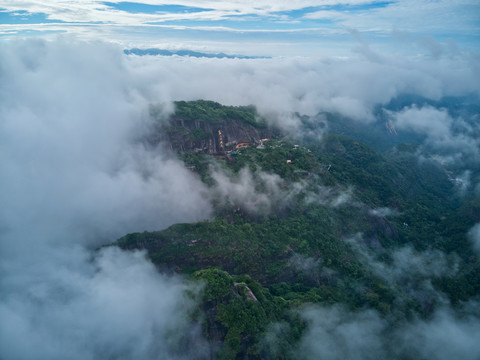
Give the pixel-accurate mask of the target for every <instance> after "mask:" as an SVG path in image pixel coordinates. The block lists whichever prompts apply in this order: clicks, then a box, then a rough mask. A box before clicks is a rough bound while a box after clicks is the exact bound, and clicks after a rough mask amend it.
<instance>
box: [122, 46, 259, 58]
mask: <svg viewBox="0 0 480 360" xmlns="http://www.w3.org/2000/svg"><path fill="white" fill-rule="evenodd" d="M123 52H124V53H125V54H127V55H138V56H144V55H155V56H173V55H177V56H190V57H196V58H217V59H267V58H268V57H261V56H243V55H229V54H225V53H204V52H198V51H192V50H166V49H157V48H150V49H138V48H133V49H125V50H124V51H123Z"/></svg>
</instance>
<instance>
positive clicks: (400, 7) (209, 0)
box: [0, 0, 480, 56]
mask: <svg viewBox="0 0 480 360" xmlns="http://www.w3.org/2000/svg"><path fill="white" fill-rule="evenodd" d="M64 33H66V34H74V35H75V36H76V37H78V38H82V39H89V40H92V39H99V38H101V39H102V40H106V41H111V42H115V43H120V44H121V45H122V46H124V47H127V48H132V47H140V48H145V47H160V48H168V49H193V50H203V51H207V52H218V51H224V52H227V53H234V54H240V55H251V56H296V55H300V56H324V55H329V56H330V55H333V56H349V55H350V54H351V50H352V49H354V48H355V47H356V46H358V45H359V44H360V45H362V44H364V43H368V44H372V46H375V47H376V49H377V50H382V51H389V52H399V53H405V54H411V55H416V54H418V53H422V52H423V51H424V50H425V49H427V50H429V51H430V52H431V53H432V54H434V55H435V53H438V52H439V51H441V49H442V48H449V49H452V48H453V49H457V48H459V49H460V50H462V51H475V52H478V50H479V49H480V45H479V43H480V41H479V40H480V3H479V2H478V1H477V0H458V1H451V0H425V1H415V0H396V1H377V0H297V1H285V0H283V1H277V0H260V1H257V0H256V1H249V0H247V1H243V0H242V1H240V0H237V1H215V0H197V1H192V0H165V1H161V0H143V1H136V0H132V1H115V0H113V1H99V0H21V1H19V0H1V1H0V38H3V39H12V38H14V39H15V38H19V37H31V36H41V37H46V38H49V37H52V36H54V35H55V34H64Z"/></svg>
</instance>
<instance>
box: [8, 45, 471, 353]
mask: <svg viewBox="0 0 480 360" xmlns="http://www.w3.org/2000/svg"><path fill="white" fill-rule="evenodd" d="M367 50H369V48H368V46H367V47H364V48H362V49H359V52H360V54H361V58H356V59H320V60H319V59H303V58H293V59H292V58H288V59H287V58H280V59H251V60H231V59H194V58H178V57H169V58H165V57H136V56H129V57H127V56H126V55H124V54H123V53H122V51H121V49H120V48H118V47H115V46H112V45H106V44H105V43H100V42H95V43H81V42H77V41H75V40H72V39H70V38H60V39H58V40H57V41H54V42H45V41H41V40H30V41H18V42H15V43H12V42H9V43H5V42H3V43H0V78H1V79H2V81H1V82H0V98H1V99H2V101H1V102H0V174H1V177H0V202H1V204H2V207H1V209H0V238H1V244H0V264H1V265H0V275H1V276H0V279H1V280H0V281H1V282H0V286H1V289H2V291H1V295H0V317H1V318H2V319H7V320H3V321H2V322H1V323H0V335H1V336H0V349H2V350H1V352H2V355H3V356H7V357H11V358H15V357H19V358H22V357H24V358H25V357H26V358H28V357H31V356H32V354H34V351H35V356H38V357H43V358H51V359H55V358H58V359H64V358H75V357H77V358H82V359H101V358H108V357H118V356H120V354H121V355H125V356H127V357H133V358H146V359H148V358H156V357H158V354H165V353H167V354H172V355H171V356H172V357H181V356H186V357H190V358H191V357H193V356H194V354H193V353H190V352H189V349H188V348H187V349H182V350H184V351H180V352H179V350H178V346H177V345H178V344H183V343H182V341H183V340H185V337H186V340H185V341H187V342H188V341H190V343H196V344H197V343H198V344H200V345H199V346H202V349H205V352H203V351H199V352H196V354H197V355H198V356H199V357H202V356H203V354H208V351H207V349H206V347H204V345H202V344H204V343H203V342H202V340H201V338H200V337H199V336H198V333H196V332H195V331H196V330H195V328H192V327H190V325H189V324H188V322H187V319H186V318H185V309H187V310H188V309H190V308H191V307H192V306H194V304H193V302H192V301H190V300H189V297H188V296H187V295H186V294H187V292H191V291H193V292H195V290H196V287H194V286H192V285H188V284H186V283H185V282H184V281H183V280H182V279H180V278H171V277H166V276H163V275H159V274H157V273H156V271H155V269H154V268H153V266H152V265H151V264H150V263H149V262H148V261H147V260H146V259H145V258H144V255H143V254H141V253H124V252H121V251H119V250H116V249H104V250H100V251H93V249H95V248H96V247H98V246H100V245H102V244H105V243H109V242H111V241H114V240H115V239H116V238H118V237H120V236H122V235H124V234H125V233H128V232H133V231H143V230H156V229H161V228H164V227H166V226H169V225H170V224H173V223H176V222H189V221H198V220H202V219H205V218H207V217H208V216H209V214H210V211H211V204H210V199H211V198H212V190H209V189H207V188H206V187H205V186H204V185H203V184H202V183H201V182H200V181H199V180H198V178H196V177H195V176H194V175H193V174H192V173H191V172H189V171H188V170H186V169H185V168H184V167H183V165H182V164H181V163H180V162H179V161H178V160H175V159H173V158H171V157H170V156H169V155H168V154H167V153H166V152H164V151H162V149H161V148H158V149H152V148H151V147H149V146H147V145H145V144H144V143H143V142H142V140H141V139H142V136H143V135H144V134H145V133H146V132H148V130H149V129H150V126H151V125H152V121H153V120H152V118H151V117H150V115H149V108H150V105H152V104H153V105H154V106H155V108H156V109H160V110H161V112H162V111H163V112H164V113H165V114H164V115H167V114H168V112H169V111H171V110H172V107H171V101H172V100H180V99H181V100H193V99H199V98H204V99H210V100H216V101H219V102H222V103H224V104H232V105H248V104H253V105H256V106H257V107H258V109H259V111H260V112H261V113H262V114H263V115H265V116H267V117H268V119H269V120H270V121H271V122H272V123H275V124H277V125H279V126H280V127H282V128H284V129H297V128H298V126H297V122H298V119H297V118H296V117H295V116H292V114H293V113H295V112H298V113H303V114H311V115H314V114H316V113H317V112H319V111H333V112H339V113H341V114H344V115H348V116H351V117H353V118H355V119H357V120H359V121H361V122H363V123H368V122H370V121H373V120H374V115H373V113H374V112H373V110H374V107H375V106H376V105H377V104H378V103H380V104H386V103H388V102H389V101H390V100H391V99H392V98H394V97H396V96H397V95H399V94H401V93H403V92H409V93H414V94H419V95H423V96H426V97H429V98H432V99H440V98H441V97H442V96H447V95H465V94H471V93H474V94H478V93H479V89H480V88H479V84H478V81H476V79H477V78H478V77H479V76H478V75H479V74H478V72H479V69H480V67H479V66H478V59H475V58H473V57H470V56H467V57H459V58H450V57H439V58H430V57H429V58H426V57H422V58H417V59H398V58H395V59H394V58H389V57H386V56H384V55H379V54H374V53H372V52H371V51H367ZM162 109H163V110H162ZM419 112H422V113H421V114H419ZM423 112H426V113H428V114H430V113H431V114H432V116H433V117H432V119H434V120H433V122H432V123H429V124H427V125H422V124H421V123H418V122H415V123H412V121H413V120H412V119H414V118H415V116H416V115H418V116H420V115H422V114H424V113H423ZM406 114H407V115H408V116H407V115H406ZM394 116H395V118H396V119H397V121H398V122H399V124H403V126H405V127H408V128H409V129H413V130H414V131H420V132H425V131H426V132H428V134H430V136H434V137H433V138H432V141H434V140H436V139H437V138H438V137H437V135H438V136H440V135H442V134H447V136H450V137H452V136H453V140H452V141H454V140H455V139H456V138H455V136H457V134H458V133H456V132H452V131H451V130H450V129H451V127H452V122H455V121H456V119H454V118H452V117H451V116H450V115H448V114H445V113H444V111H443V110H438V109H436V110H435V109H429V108H416V107H411V108H407V109H404V110H402V112H400V113H399V114H396V115H394ZM160 118H162V117H161V116H160ZM422 120H423V117H420V120H419V121H422ZM432 124H435V125H432ZM400 126H402V125H400ZM432 126H434V131H431V127H432ZM467 134H473V133H468V132H467ZM442 136H443V135H442ZM469 136H470V135H469ZM472 136H473V135H472ZM440 137H441V136H440ZM259 177H260V178H259V182H258V183H256V182H255V179H254V178H253V177H252V174H249V173H248V172H247V171H245V172H243V173H241V174H240V177H239V179H238V181H237V180H231V179H228V180H227V179H226V178H225V176H224V174H223V175H222V173H218V174H217V178H216V179H217V181H218V183H219V185H218V186H217V187H216V188H215V189H214V190H213V193H214V194H220V196H223V195H225V194H227V193H232V192H233V193H234V194H236V195H235V196H234V199H233V200H234V203H237V202H241V200H242V199H243V200H246V201H247V203H246V204H245V205H248V204H249V203H250V204H253V203H254V202H255V201H257V200H260V201H263V200H262V198H261V197H260V198H259V192H258V191H257V190H255V189H252V188H251V185H252V184H254V185H255V186H260V187H262V186H263V187H265V188H266V189H267V190H269V191H270V192H271V193H275V194H277V193H279V194H281V193H282V192H281V191H280V190H279V189H280V179H278V178H277V177H275V176H273V175H268V174H260V175H259ZM215 191H216V192H215ZM244 194H247V195H248V196H246V197H245V196H244ZM264 200H265V204H268V202H267V201H266V199H264ZM317 201H323V202H325V203H330V202H332V201H337V202H339V204H340V203H341V201H343V200H342V199H340V198H339V197H337V194H336V193H333V194H331V193H327V194H326V195H325V197H324V198H319V199H317ZM332 204H333V203H332ZM472 231H473V230H472ZM473 236H474V238H475V235H473ZM407 255H408V254H407ZM408 264H410V265H411V263H408ZM335 314H336V313H335V312H334V313H332V314H331V316H332V317H333V318H335V316H337V315H335ZM362 316H363V315H362ZM446 316H447V319H448V316H450V315H448V314H447V315H446ZM442 319H444V317H441V316H440V317H439V320H438V321H442ZM462 321H463V320H462ZM364 322H365V323H366V324H367V325H368V327H369V328H372V329H373V330H372V331H373V333H374V334H375V333H376V332H378V331H382V329H383V327H382V326H383V325H382V322H381V321H380V325H378V319H377V315H375V314H373V313H367V314H366V315H364V316H363V317H361V319H359V324H360V325H358V326H361V324H362V323H364ZM457 323H458V324H460V325H458V326H460V327H461V329H460V330H462V329H463V328H464V325H465V326H467V325H468V324H470V323H466V322H461V321H460V322H458V321H457ZM355 326H357V325H355ZM358 326H357V327H358ZM468 326H470V325H468ZM468 326H467V327H466V329H467V328H468ZM339 329H340V330H341V329H342V328H341V327H340V328H339ZM344 329H345V334H347V333H349V332H354V331H356V330H355V327H354V326H353V325H352V326H350V327H349V326H346V327H345V328H344ZM340 330H339V331H340ZM319 331H320V330H319ZM322 331H323V330H322ZM462 331H463V330H462ZM465 333H466V334H470V333H471V331H470V332H468V331H465ZM140 334H141V336H140ZM342 336H343V335H342ZM432 336H433V335H432ZM25 339H30V341H29V342H28V343H26V341H25ZM154 339H155V340H154ZM182 339H183V340H182ZM467 340H468V338H467ZM369 344H370V342H369V340H368V339H365V342H364V345H362V344H357V345H358V346H360V350H359V351H360V353H363V352H365V353H366V349H367V348H368V346H369ZM372 344H373V343H372ZM468 344H471V342H470V341H469V340H468ZM305 346H307V345H305ZM362 346H363V347H362ZM372 346H377V345H375V344H373V345H372ZM469 346H470V345H469ZM472 346H473V345H472ZM348 349H350V350H348ZM355 349H356V348H355V346H352V347H350V348H347V350H348V351H352V352H353V351H355ZM362 349H363V350H362ZM311 351H312V354H313V353H315V352H314V350H311ZM362 351H363V352H362ZM319 354H320V353H319ZM345 356H349V355H348V354H346V355H345Z"/></svg>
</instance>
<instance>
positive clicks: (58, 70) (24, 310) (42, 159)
mask: <svg viewBox="0 0 480 360" xmlns="http://www.w3.org/2000/svg"><path fill="white" fill-rule="evenodd" d="M0 46H1V50H0V52H1V53H2V56H1V60H0V77H1V78H2V79H3V81H2V82H1V84H0V94H1V95H0V96H1V97H2V102H1V103H0V119H1V120H0V134H1V135H0V137H1V141H0V173H1V177H0V201H1V203H2V208H1V209H0V219H1V220H0V234H1V235H0V236H1V238H2V241H1V243H0V264H1V265H0V273H1V288H2V297H1V299H0V316H1V318H2V322H1V324H0V349H1V350H0V352H1V354H2V355H1V357H4V356H5V357H7V358H49V359H66V358H69V359H75V358H78V359H101V358H111V357H121V356H127V357H132V358H145V359H148V358H158V356H163V355H164V354H170V353H172V354H175V353H176V352H177V350H178V349H176V348H175V344H176V342H178V341H179V339H178V335H179V334H185V335H186V336H187V338H189V337H190V335H188V331H189V329H190V328H189V325H188V322H187V319H186V317H185V314H186V313H185V310H188V309H189V308H191V306H193V303H192V302H189V300H188V296H187V295H186V291H187V290H188V289H190V288H191V287H190V286H189V285H186V284H185V283H183V282H182V280H181V279H179V278H168V277H165V276H162V275H159V274H157V272H156V270H155V268H154V266H153V265H152V264H151V263H150V262H148V261H147V260H146V259H145V257H144V255H143V254H139V253H124V252H122V251H120V250H118V249H105V250H102V251H99V252H98V253H95V252H91V251H90V249H92V248H95V247H97V246H99V245H102V244H105V243H109V242H112V241H114V240H115V239H116V238H118V237H120V236H122V235H124V234H125V233H127V232H133V231H143V230H155V229H160V228H164V227H166V226H168V225H170V224H172V223H176V222H180V221H195V220H201V219H204V218H205V217H208V215H209V211H210V208H211V207H210V204H209V202H208V200H207V199H205V197H204V195H203V191H204V190H205V189H204V187H203V185H202V184H201V182H200V181H199V180H198V179H196V178H194V177H193V175H192V174H191V173H190V172H189V171H188V170H186V169H185V168H184V167H183V166H182V164H181V163H179V162H178V161H177V160H173V159H170V158H169V157H168V156H166V155H165V154H163V153H162V152H160V151H159V150H158V149H149V147H148V146H145V145H144V144H142V142H140V141H139V139H140V138H141V136H142V134H144V133H145V131H147V129H148V128H149V126H150V125H151V124H150V121H151V119H150V118H149V117H148V114H147V111H148V104H149V103H150V102H152V100H153V99H155V100H157V99H158V97H157V96H158V93H157V92H156V91H155V89H152V87H151V86H150V84H148V83H146V82H136V81H135V78H134V77H132V73H131V70H130V69H129V68H128V67H127V66H126V65H125V64H124V63H123V60H122V54H121V52H120V51H119V50H118V49H116V48H112V47H111V46H108V45H105V44H101V43H97V44H81V43H75V42H73V43H71V42H68V41H59V42H56V43H47V42H44V41H27V42H18V43H2V44H1V45H0ZM192 290H194V288H192ZM192 330H193V329H192ZM27 339H28V340H27ZM196 339H197V336H196V335H194V334H192V336H191V340H192V341H196ZM198 340H199V341H200V337H198ZM188 341H190V340H188ZM188 341H187V342H188ZM172 344H173V345H172ZM187 350H188V349H187ZM182 353H184V352H183V351H181V353H180V354H179V356H180V355H182ZM199 356H200V355H199Z"/></svg>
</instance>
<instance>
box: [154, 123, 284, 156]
mask: <svg viewBox="0 0 480 360" xmlns="http://www.w3.org/2000/svg"><path fill="white" fill-rule="evenodd" d="M161 131H162V132H163V133H164V136H165V139H166V140H168V143H169V144H170V146H171V148H172V150H174V151H180V152H183V151H195V152H202V153H208V154H215V153H222V152H224V151H227V150H231V149H234V148H235V146H237V145H238V144H241V143H247V144H249V145H259V144H260V143H261V140H262V139H265V138H272V137H275V136H276V135H277V134H278V132H276V131H274V130H272V129H270V128H267V127H262V128H258V127H255V126H253V125H251V124H248V123H246V122H244V121H242V120H235V119H228V120H223V121H221V122H208V121H202V120H191V119H182V118H172V119H171V120H170V122H169V125H168V126H166V127H163V128H162V130H161Z"/></svg>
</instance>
